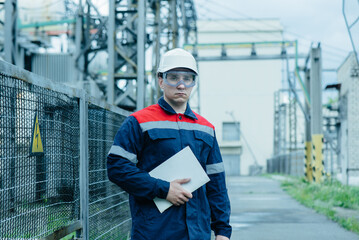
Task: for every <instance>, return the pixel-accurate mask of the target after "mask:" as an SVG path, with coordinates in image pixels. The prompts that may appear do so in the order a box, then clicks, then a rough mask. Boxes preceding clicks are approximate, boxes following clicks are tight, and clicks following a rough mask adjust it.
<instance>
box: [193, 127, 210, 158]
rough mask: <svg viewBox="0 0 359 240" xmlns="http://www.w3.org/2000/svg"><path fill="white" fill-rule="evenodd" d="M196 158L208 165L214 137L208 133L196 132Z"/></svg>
mask: <svg viewBox="0 0 359 240" xmlns="http://www.w3.org/2000/svg"><path fill="white" fill-rule="evenodd" d="M194 137H195V149H196V156H197V158H198V159H199V161H200V162H201V163H203V164H206V162H207V158H208V155H209V152H210V151H211V149H212V146H213V141H214V139H213V137H212V136H211V135H209V134H208V133H204V132H200V131H194Z"/></svg>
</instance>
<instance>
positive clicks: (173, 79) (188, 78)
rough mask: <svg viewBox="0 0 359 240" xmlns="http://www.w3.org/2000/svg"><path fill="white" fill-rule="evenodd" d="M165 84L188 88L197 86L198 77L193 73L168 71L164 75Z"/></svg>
mask: <svg viewBox="0 0 359 240" xmlns="http://www.w3.org/2000/svg"><path fill="white" fill-rule="evenodd" d="M163 80H164V82H165V83H166V84H167V85H169V86H172V87H178V86H179V85H181V84H183V85H184V86H185V87H186V88H189V87H193V86H194V85H196V81H197V75H196V74H195V73H193V72H185V71H168V72H165V73H163Z"/></svg>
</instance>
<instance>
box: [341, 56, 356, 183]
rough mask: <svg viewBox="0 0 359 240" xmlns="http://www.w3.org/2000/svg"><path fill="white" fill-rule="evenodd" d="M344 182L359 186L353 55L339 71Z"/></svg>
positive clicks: (354, 62) (354, 63) (354, 61)
mask: <svg viewBox="0 0 359 240" xmlns="http://www.w3.org/2000/svg"><path fill="white" fill-rule="evenodd" d="M338 81H339V83H341V88H340V122H341V124H340V133H339V141H340V163H341V172H342V179H341V180H342V182H343V183H345V184H356V185H358V184H359V68H358V65H357V63H356V60H355V55H354V53H351V54H350V55H349V56H348V57H347V59H346V60H345V61H344V63H343V64H342V65H341V66H340V67H339V69H338Z"/></svg>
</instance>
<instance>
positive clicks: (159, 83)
mask: <svg viewBox="0 0 359 240" xmlns="http://www.w3.org/2000/svg"><path fill="white" fill-rule="evenodd" d="M158 85H160V88H161V89H163V78H162V77H158Z"/></svg>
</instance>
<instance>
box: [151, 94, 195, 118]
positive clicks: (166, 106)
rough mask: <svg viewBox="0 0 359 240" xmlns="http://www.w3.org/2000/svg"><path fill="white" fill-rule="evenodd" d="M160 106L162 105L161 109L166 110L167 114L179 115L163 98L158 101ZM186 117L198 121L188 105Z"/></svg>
mask: <svg viewBox="0 0 359 240" xmlns="http://www.w3.org/2000/svg"><path fill="white" fill-rule="evenodd" d="M158 105H160V107H161V108H162V109H163V110H165V111H166V112H168V113H170V114H177V113H176V111H175V110H174V109H173V108H172V107H171V105H169V104H168V102H166V100H165V99H164V98H163V97H161V98H160V99H158ZM184 115H185V116H187V117H189V118H192V119H196V120H198V119H197V117H196V115H195V114H194V113H193V112H192V110H191V107H190V106H189V104H188V103H187V108H186V111H185V112H184Z"/></svg>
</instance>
